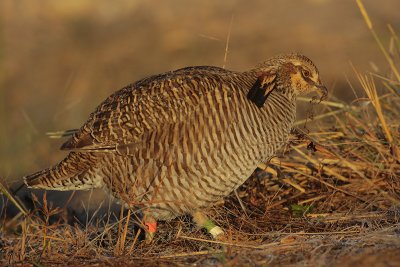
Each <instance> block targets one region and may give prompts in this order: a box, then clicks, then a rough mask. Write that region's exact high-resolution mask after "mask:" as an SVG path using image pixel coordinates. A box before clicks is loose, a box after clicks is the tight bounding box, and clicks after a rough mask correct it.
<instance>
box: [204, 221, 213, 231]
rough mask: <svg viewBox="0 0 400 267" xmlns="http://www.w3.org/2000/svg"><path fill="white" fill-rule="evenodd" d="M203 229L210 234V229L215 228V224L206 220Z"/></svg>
mask: <svg viewBox="0 0 400 267" xmlns="http://www.w3.org/2000/svg"><path fill="white" fill-rule="evenodd" d="M203 227H204V228H206V230H207V232H209V233H211V229H213V228H214V227H215V224H214V223H213V222H212V221H211V220H210V219H207V220H206V221H205V223H204V224H203Z"/></svg>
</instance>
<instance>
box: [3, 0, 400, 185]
mask: <svg viewBox="0 0 400 267" xmlns="http://www.w3.org/2000/svg"><path fill="white" fill-rule="evenodd" d="M363 2H364V4H365V6H366V7H367V9H368V10H370V15H371V17H372V19H373V21H374V25H375V27H376V30H377V32H379V33H380V34H382V35H383V36H382V37H383V38H382V39H384V40H388V39H389V38H386V37H387V36H388V35H389V33H388V31H387V27H386V23H391V24H392V26H393V27H394V28H397V29H398V28H399V26H400V14H399V12H398V10H400V1H398V0H385V1H384V4H383V3H382V2H380V1H374V0H364V1H363ZM230 25H231V27H230ZM230 28H231V34H230V41H229V53H228V57H227V62H226V67H227V68H229V69H234V70H245V69H249V68H251V67H253V66H254V65H255V64H257V63H259V62H262V61H264V60H265V59H267V58H268V57H270V56H273V55H275V54H278V53H285V52H292V51H297V52H301V53H304V54H305V55H307V56H309V57H310V58H311V59H312V60H313V61H314V62H315V63H316V65H317V66H318V67H319V69H320V72H321V76H322V78H323V80H324V82H325V84H326V85H327V86H328V87H329V89H330V90H331V92H333V93H332V94H331V96H330V97H337V98H339V99H343V100H344V101H347V102H349V101H351V99H352V98H354V95H353V93H352V91H351V89H350V87H349V86H348V83H347V81H346V73H349V77H350V78H349V79H352V78H351V77H354V75H353V73H352V72H351V70H350V67H349V64H348V63H349V61H352V62H353V63H354V65H355V66H357V68H358V69H359V70H361V71H365V70H368V69H371V68H373V69H374V70H375V71H377V70H378V71H379V72H381V73H385V72H386V71H387V69H386V68H387V66H386V65H387V64H385V63H384V62H383V60H384V58H383V57H382V56H381V54H380V51H379V48H378V47H377V46H376V43H375V42H374V40H373V38H372V37H371V35H370V33H369V31H368V29H367V27H365V23H364V21H363V18H362V17H361V15H360V14H359V10H358V8H357V6H356V3H355V1H347V0H337V1H335V0H298V1H290V0H268V1H263V0H253V1H244V0H236V1H234V0H220V1H211V0H207V1H204V0H203V1H200V0H195V1H185V0H164V1H134V0H130V1H128V0H120V1H118V3H116V2H114V1H107V0H97V1H89V0H69V1H52V0H41V1H29V0H19V1H14V0H1V1H0V121H1V124H0V153H1V154H0V177H1V178H3V179H6V180H7V181H9V182H10V181H12V180H19V179H20V177H21V176H22V175H26V174H29V173H32V172H34V171H37V170H39V169H41V168H44V167H48V166H50V165H51V164H53V163H56V162H57V161H59V160H60V159H62V157H63V156H64V155H65V152H61V151H58V148H59V146H60V145H61V143H62V142H63V140H53V139H49V138H48V137H47V136H46V135H45V133H46V132H48V131H55V130H65V129H71V128H77V127H79V126H80V125H81V124H82V123H83V122H84V121H85V120H86V119H87V117H88V115H89V113H90V112H91V111H93V109H94V108H95V107H96V106H97V105H98V104H99V103H100V102H101V101H102V100H103V99H105V98H106V97H107V96H108V95H109V94H111V93H112V92H113V91H115V90H118V89H120V88H121V87H123V86H125V85H127V84H129V83H132V82H134V81H135V80H138V79H140V78H142V77H145V76H148V75H152V74H156V73H160V72H164V71H168V70H173V69H176V68H180V67H184V66H191V65H215V66H222V65H223V64H224V53H225V46H226V39H227V35H228V32H229V29H230ZM385 34H387V36H384V35H385Z"/></svg>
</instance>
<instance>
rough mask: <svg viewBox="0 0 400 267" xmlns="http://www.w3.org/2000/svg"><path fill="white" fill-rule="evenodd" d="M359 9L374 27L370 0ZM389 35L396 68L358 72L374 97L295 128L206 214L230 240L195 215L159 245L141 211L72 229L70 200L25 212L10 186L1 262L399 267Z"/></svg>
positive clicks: (167, 226)
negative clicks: (146, 235)
mask: <svg viewBox="0 0 400 267" xmlns="http://www.w3.org/2000/svg"><path fill="white" fill-rule="evenodd" d="M357 2H358V4H359V7H360V9H361V11H362V14H363V15H364V17H365V20H366V22H367V26H368V27H369V29H370V30H371V31H373V27H372V23H371V20H370V19H369V18H368V13H367V12H366V11H365V8H364V7H363V5H362V2H361V1H357ZM232 19H233V18H232ZM389 30H390V33H391V35H392V37H391V38H392V40H393V41H392V42H391V43H392V44H395V45H391V46H390V49H386V48H385V47H384V46H383V45H382V42H381V41H380V40H379V38H378V37H377V35H376V33H375V32H373V36H374V37H375V38H377V40H378V45H379V47H380V48H381V49H382V52H383V54H384V56H385V58H387V59H388V65H389V68H390V70H391V71H390V73H388V74H387V75H382V74H379V73H376V74H374V73H368V74H366V75H364V74H361V73H359V72H358V71H356V69H355V68H354V70H355V76H356V77H357V78H358V80H359V82H360V83H359V84H360V85H359V86H361V87H362V89H363V90H364V92H365V93H364V95H365V97H360V98H357V99H356V100H355V101H353V102H352V104H351V105H347V104H344V103H341V102H339V101H334V100H331V101H326V102H323V103H321V104H320V105H322V106H323V109H322V111H321V115H319V116H316V117H314V120H313V121H312V122H311V121H309V120H308V121H301V122H298V123H297V127H298V128H297V129H296V130H295V131H294V132H293V135H292V139H291V140H290V142H289V144H288V145H287V146H286V147H285V149H284V151H283V152H282V154H281V155H279V156H278V157H276V158H274V159H272V160H271V161H270V163H269V164H267V165H265V166H260V169H258V170H256V172H255V173H254V174H253V175H252V177H251V178H250V179H249V180H248V181H247V182H246V183H245V184H244V185H243V186H241V187H240V188H239V189H238V190H237V192H236V194H231V195H230V196H228V197H227V198H225V200H224V201H223V202H221V203H219V204H218V205H216V206H215V207H214V208H213V209H211V210H210V211H209V215H210V216H211V217H212V218H213V219H214V220H215V221H216V222H217V223H218V224H219V225H221V226H222V227H224V228H225V229H226V237H225V239H224V240H222V241H213V240H210V237H209V236H207V234H205V233H204V231H203V230H200V229H197V228H196V227H195V226H194V225H193V223H192V222H191V220H190V218H186V217H181V218H177V219H175V220H173V221H171V222H161V223H160V225H159V227H158V229H159V233H158V235H157V236H156V239H155V241H154V243H153V244H151V245H146V244H144V242H141V240H142V239H143V232H142V230H140V228H139V227H138V223H137V222H136V221H137V218H136V216H137V215H136V213H134V212H131V211H128V212H127V213H126V212H124V211H123V210H121V212H120V214H119V216H118V219H115V220H111V219H110V216H108V217H106V218H105V219H104V220H102V221H101V220H100V221H91V220H90V218H88V221H91V222H89V223H87V224H85V225H82V224H79V223H75V224H71V223H69V219H68V216H69V215H68V214H67V210H66V206H67V204H68V202H67V203H66V205H65V207H64V208H59V207H52V206H51V204H50V203H49V202H48V201H47V199H46V195H44V197H43V199H37V198H35V196H33V203H34V204H35V206H34V208H33V209H31V211H29V212H26V209H25V208H24V207H23V205H22V203H21V202H20V201H19V200H18V199H16V198H14V197H13V195H12V194H10V193H9V191H8V189H7V188H6V187H5V186H1V190H2V192H3V193H4V197H6V198H7V199H9V200H10V201H11V202H12V203H14V204H15V205H16V206H18V208H19V209H20V213H19V214H18V215H16V216H15V217H13V218H10V217H7V216H5V215H6V214H4V212H3V214H2V215H3V216H2V221H1V223H2V224H1V228H2V231H1V233H0V238H1V239H0V262H2V263H3V264H11V263H15V264H16V263H23V262H25V263H26V262H28V263H30V264H32V265H35V266H42V265H52V264H75V265H77V264H85V265H91V264H102V265H103V264H107V265H119V264H127V263H134V264H136V265H138V264H141V265H142V266H154V265H156V264H157V265H161V266H163V265H166V266H167V265H168V266H169V265H177V266H180V265H185V264H196V265H201V266H202V265H227V266H243V265H248V266H254V265H300V264H301V265H303V266H316V265H320V266H321V265H322V266H324V265H328V264H329V265H331V266H336V265H338V266H339V265H340V266H344V265H347V266H350V264H351V265H357V264H361V265H368V264H370V265H372V264H374V265H376V264H381V265H382V266H385V265H387V266H389V265H390V264H394V263H396V262H399V260H400V259H399V255H398V253H396V250H398V249H400V208H399V207H400V194H399V192H400V179H399V177H400V154H399V142H398V141H399V138H400V128H399V125H400V118H399V110H400V94H399V90H400V89H399V88H400V86H399V85H400V78H399V76H398V65H399V63H400V60H399V50H400V44H399V42H398V37H397V35H396V34H395V31H394V30H393V28H392V27H389ZM228 36H229V34H228ZM227 39H229V38H227ZM226 48H227V49H228V45H227V46H226ZM226 53H227V51H226ZM350 87H352V85H350ZM301 100H302V101H310V100H308V99H301ZM311 106H313V104H312V105H311ZM310 123H312V125H314V126H315V129H313V131H312V132H308V130H307V127H304V126H305V125H309V124H310ZM261 168H262V169H264V170H262V169H261ZM72 197H73V196H72V195H71V198H72ZM379 255H381V257H380V256H379Z"/></svg>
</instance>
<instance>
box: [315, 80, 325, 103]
mask: <svg viewBox="0 0 400 267" xmlns="http://www.w3.org/2000/svg"><path fill="white" fill-rule="evenodd" d="M315 87H317V89H318V90H317V92H318V94H319V95H320V96H321V98H320V101H322V100H325V99H326V98H327V96H328V89H326V87H325V85H323V84H316V85H315Z"/></svg>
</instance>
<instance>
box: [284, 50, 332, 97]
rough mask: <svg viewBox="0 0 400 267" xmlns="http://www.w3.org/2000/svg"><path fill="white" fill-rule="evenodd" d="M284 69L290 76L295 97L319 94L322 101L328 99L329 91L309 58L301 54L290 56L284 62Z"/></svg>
mask: <svg viewBox="0 0 400 267" xmlns="http://www.w3.org/2000/svg"><path fill="white" fill-rule="evenodd" d="M282 69H283V73H286V75H288V76H289V80H290V84H291V88H293V91H294V93H295V95H305V94H309V93H312V92H317V93H318V94H319V95H320V97H321V100H323V99H325V98H326V97H327V95H328V90H327V88H326V87H325V86H324V85H323V84H322V82H321V80H320V78H319V72H318V69H317V67H316V66H315V65H314V63H313V62H312V61H311V60H310V59H309V58H307V57H305V56H303V55H299V54H294V55H289V56H287V59H286V60H284V63H283V64H282Z"/></svg>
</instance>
